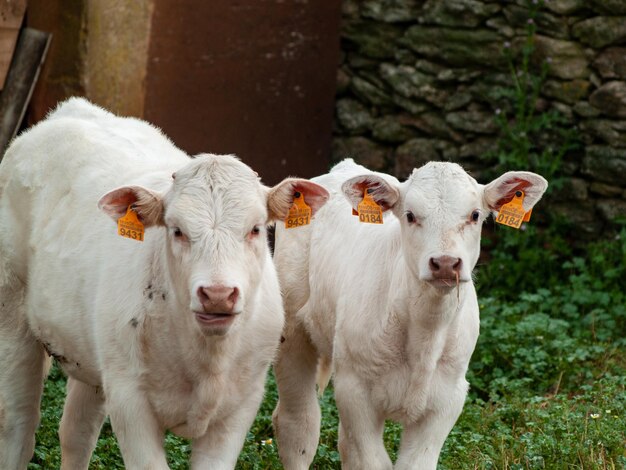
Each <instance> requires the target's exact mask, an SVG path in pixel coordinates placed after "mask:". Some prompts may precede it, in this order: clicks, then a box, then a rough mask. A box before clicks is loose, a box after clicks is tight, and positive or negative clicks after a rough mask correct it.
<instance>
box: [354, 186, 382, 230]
mask: <svg viewBox="0 0 626 470" xmlns="http://www.w3.org/2000/svg"><path fill="white" fill-rule="evenodd" d="M357 209H358V214H359V222H362V223H364V224H382V223H383V210H382V209H381V208H380V206H379V205H378V204H377V203H376V201H374V199H373V198H372V196H370V194H369V190H368V189H366V190H365V191H364V192H363V200H362V201H361V202H359V205H358V206H357Z"/></svg>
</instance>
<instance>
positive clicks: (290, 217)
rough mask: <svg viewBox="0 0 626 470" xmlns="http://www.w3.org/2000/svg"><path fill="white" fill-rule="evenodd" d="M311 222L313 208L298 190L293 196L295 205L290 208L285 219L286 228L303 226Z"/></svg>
mask: <svg viewBox="0 0 626 470" xmlns="http://www.w3.org/2000/svg"><path fill="white" fill-rule="evenodd" d="M310 223H311V208H310V207H309V206H308V205H307V203H306V202H304V196H303V195H302V193H299V192H296V193H295V194H294V198H293V205H292V206H291V208H290V209H289V214H287V218H286V219H285V228H296V227H302V226H303V225H309V224H310Z"/></svg>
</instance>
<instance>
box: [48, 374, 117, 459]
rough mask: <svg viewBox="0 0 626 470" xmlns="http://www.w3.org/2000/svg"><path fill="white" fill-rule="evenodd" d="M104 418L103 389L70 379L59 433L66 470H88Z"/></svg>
mask: <svg viewBox="0 0 626 470" xmlns="http://www.w3.org/2000/svg"><path fill="white" fill-rule="evenodd" d="M105 416H106V414H105V411H104V393H103V392H102V390H101V389H100V387H93V386H91V385H87V384H85V383H83V382H80V381H78V380H75V379H72V378H71V377H70V378H69V379H68V381H67V398H66V399H65V406H64V407H63V417H62V418H61V427H60V429H59V438H60V440H61V468H62V469H63V470H74V469H76V470H80V469H87V468H88V467H89V459H90V458H91V453H92V452H93V449H94V448H95V446H96V442H97V440H98V435H99V434H100V428H101V427H102V422H103V421H104V417H105Z"/></svg>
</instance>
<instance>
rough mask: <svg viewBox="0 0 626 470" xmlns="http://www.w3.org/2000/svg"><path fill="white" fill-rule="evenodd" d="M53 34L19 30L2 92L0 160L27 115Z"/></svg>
mask: <svg viewBox="0 0 626 470" xmlns="http://www.w3.org/2000/svg"><path fill="white" fill-rule="evenodd" d="M51 37H52V36H51V35H50V34H49V33H44V32H42V31H37V30H36V29H32V28H24V29H22V32H21V33H20V37H19V39H18V41H17V46H16V48H15V54H14V55H13V61H12V62H11V68H10V69H9V73H8V75H7V81H6V86H5V87H4V89H3V90H2V92H0V160H1V159H2V157H3V156H4V152H5V150H6V148H7V147H8V145H9V142H11V140H12V139H13V137H15V134H16V133H17V131H18V129H19V127H20V124H21V122H22V119H24V114H25V113H26V107H27V106H28V102H29V101H30V97H31V95H32V92H33V89H34V88H35V83H37V78H38V77H39V71H40V69H41V64H42V63H43V60H44V58H45V57H46V52H47V50H48V46H49V45H50V39H51Z"/></svg>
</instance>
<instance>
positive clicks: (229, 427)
mask: <svg viewBox="0 0 626 470" xmlns="http://www.w3.org/2000/svg"><path fill="white" fill-rule="evenodd" d="M264 378H265V374H263V378H262V379H261V380H259V383H258V385H257V386H256V389H255V390H253V391H252V393H250V394H249V395H248V397H247V399H245V400H243V401H242V402H241V403H240V404H239V405H238V407H237V408H236V409H235V411H234V412H233V413H232V414H231V415H230V416H227V417H225V418H222V419H219V420H215V421H214V422H209V427H208V429H207V432H206V433H205V434H204V436H202V437H200V438H198V439H195V440H194V441H193V446H192V452H191V468H192V469H194V470H196V469H198V470H200V469H208V468H210V469H212V470H231V469H233V468H235V464H236V463H237V457H238V456H239V453H240V452H241V448H242V447H243V443H244V440H245V438H246V434H247V432H248V429H250V426H252V422H253V421H254V418H255V416H256V413H257V411H258V409H259V406H260V404H261V400H262V399H263V392H264V389H265V388H264V385H265V382H264Z"/></svg>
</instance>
